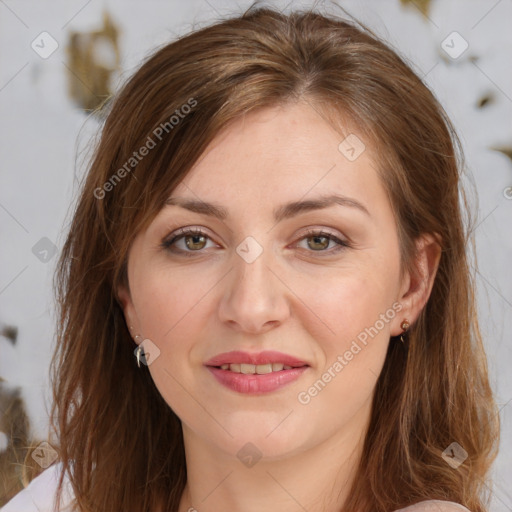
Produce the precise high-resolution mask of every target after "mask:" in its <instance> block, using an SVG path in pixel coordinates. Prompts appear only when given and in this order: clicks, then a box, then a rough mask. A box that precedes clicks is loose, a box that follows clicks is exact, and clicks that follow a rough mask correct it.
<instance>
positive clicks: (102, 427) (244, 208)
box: [5, 7, 498, 512]
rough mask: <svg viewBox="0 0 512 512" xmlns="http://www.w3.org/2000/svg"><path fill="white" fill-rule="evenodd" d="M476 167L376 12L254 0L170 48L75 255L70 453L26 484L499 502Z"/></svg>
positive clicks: (114, 151)
mask: <svg viewBox="0 0 512 512" xmlns="http://www.w3.org/2000/svg"><path fill="white" fill-rule="evenodd" d="M462 169H463V162H462V153H461V150H460V144H459V142H458V139H457V136H456V134H455V133H454V131H453V128H452V126H451V124H450V121H449V120H448V119H447V117H446V115H445V113H444V111H443V109H442V107H441V106H440V105H439V103H438V102H437V101H436V99H435V98H434V96H433V95H432V93H431V92H430V91H429V89H428V88H427V87H426V86H425V85H424V84H423V83H422V82H421V80H420V79H419V78H418V77H417V76H416V75H415V74H414V72H413V71H412V70H411V69H410V68H409V67H408V65H407V64H406V63H405V62H404V61H403V60H402V59H401V58H400V57H399V56H398V55H397V54H396V53H395V52H394V51H393V50H392V49H390V48H389V47H388V46H387V45H386V44H384V43H383V42H382V41H380V40H379V39H378V38H377V36H375V34H373V33H371V32H370V31H369V30H368V29H367V28H365V27H362V26H360V27H358V26H356V25H355V24H352V23H349V22H347V21H344V20H341V19H338V18H337V17H334V16H322V15H320V14H318V13H315V12H312V11H311V12H306V13H304V12H293V13H291V14H289V15H285V14H282V13H280V12H278V11H275V10H272V9H267V8H254V7H253V8H251V9H249V10H248V11H247V12H246V13H245V14H244V15H242V16H240V17H238V18H233V19H229V20H227V21H224V22H221V23H217V24H215V25H213V26H210V27H207V28H204V29H202V30H199V31H196V32H194V33H191V34H189V35H187V36H185V37H182V38H181V39H179V40H178V41H176V42H173V43H171V44H169V45H167V46H165V47H164V48H162V49H161V50H159V51H158V52H156V53H155V54H154V55H153V56H152V57H151V58H149V59H148V60H147V61H146V62H145V63H144V64H143V65H142V67H141V68H140V70H139V71H137V73H135V75H134V76H133V77H132V78H131V79H130V80H129V81H128V82H127V84H126V85H125V86H124V88H123V90H122V91H121V92H120V94H119V95H118V97H117V98H116V100H115V102H114V104H113V106H112V109H111V111H110V113H109V116H108V118H107V120H106V123H105V126H104V129H103V133H102V138H101V141H100V143H99V146H98V148H97V150H96V153H95V156H94V159H93V161H92V164H91V166H90V170H89V173H88V175H87V178H86V180H85V183H84V186H83V190H82V192H81V196H80V198H79V201H78V205H77V209H76V211H75V214H74V218H73V222H72V225H71V228H70V231H69V235H68V238H67V241H66V243H65V246H64V249H63V253H62V256H61V260H60V268H59V270H58V274H57V291H58V298H59V303H60V305H61V317H60V325H59V330H58V347H57V350H56V354H55V358H54V362H53V370H54V399H55V408H54V418H55V430H56V432H57V433H58V434H57V435H58V439H59V452H60V462H59V464H58V465H55V466H52V467H51V468H50V469H48V470H47V471H45V472H44V473H43V474H42V475H41V476H39V477H38V478H36V480H34V482H33V483H34V485H40V486H43V487H46V488H47V489H51V492H52V493H54V490H55V488H56V487H57V483H58V480H59V478H60V477H62V478H60V483H62V485H63V486H64V491H65V492H67V493H68V496H67V501H70V500H71V498H72V497H74V498H75V499H76V503H75V504H74V507H75V508H74V510H77V511H83V512H85V511H114V510H123V511H138V512H140V511H151V512H155V511H159V512H164V511H177V512H185V511H194V510H197V511H199V512H210V511H219V510H236V511H242V510H243V511H260V510H278V509H279V510H308V511H309V512H317V511H343V512H390V511H395V510H403V509H405V510H407V511H411V512H412V511H414V512H420V511H427V510H434V511H456V510H465V511H468V510H470V511H471V512H483V511H485V510H486V504H485V500H484V497H483V494H482V490H483V488H484V483H485V478H486V475H487V472H488V469H489V467H490V464H491V462H492V460H493V459H494V457H495V455H496V453H495V451H496V446H497V439H498V425H497V414H496V407H495V404H494V401H493V397H492V392H491V389H490V387H489V382H488V376H487V370H486V359H485V355H484V352H483V348H482V341H481V336H480V333H479V329H478V323H477V318H476V312H475V299H474V283H473V281H472V279H471V277H472V275H471V273H470V270H469V264H468V260H467V255H466V241H467V239H468V238H469V234H470V233H471V226H465V225H464V224H463V220H462V219H463V212H462V211H461V206H460V205H459V192H462V193H463V191H462V190H459V183H460V176H461V172H462ZM462 197H463V198H464V196H463V195H462ZM463 206H464V207H466V202H465V200H464V201H463ZM38 479H39V480H38ZM36 481H37V482H36ZM29 489H30V487H29ZM25 492H27V491H25ZM29 492H30V491H29ZM21 494H23V492H22V493H21ZM34 494H38V493H37V492H36V491H34V488H32V494H31V495H30V496H31V499H34V500H35V499H36V498H34ZM52 495H53V494H52ZM20 496H21V495H20ZM27 496H29V495H27V494H25V497H27ZM16 499H18V500H21V499H22V497H18V498H15V500H13V502H12V504H11V505H7V507H6V508H5V511H6V512H7V511H9V512H10V511H11V510H15V508H14V505H13V504H14V502H15V501H16ZM65 501H66V500H65ZM64 505H65V504H63V505H62V507H61V510H64V509H65V508H64ZM409 507H410V508H409ZM66 510H67V509H66Z"/></svg>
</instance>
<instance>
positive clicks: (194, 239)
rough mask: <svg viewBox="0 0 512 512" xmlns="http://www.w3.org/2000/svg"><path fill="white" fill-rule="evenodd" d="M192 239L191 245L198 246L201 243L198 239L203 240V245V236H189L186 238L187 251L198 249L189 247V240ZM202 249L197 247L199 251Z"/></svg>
mask: <svg viewBox="0 0 512 512" xmlns="http://www.w3.org/2000/svg"><path fill="white" fill-rule="evenodd" d="M190 239H192V245H195V244H200V243H201V242H199V241H198V239H203V243H204V236H203V235H191V236H189V237H187V247H188V248H189V249H191V248H193V249H197V248H198V247H190V245H191V244H190V243H189V240H190ZM201 248H202V247H199V249H201Z"/></svg>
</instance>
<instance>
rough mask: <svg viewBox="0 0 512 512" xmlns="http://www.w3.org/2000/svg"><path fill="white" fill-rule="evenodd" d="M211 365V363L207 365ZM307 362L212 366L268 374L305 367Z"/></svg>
mask: <svg viewBox="0 0 512 512" xmlns="http://www.w3.org/2000/svg"><path fill="white" fill-rule="evenodd" d="M207 366H210V365H207ZM307 366H308V365H307V364H304V365H302V364H295V365H288V364H284V363H267V364H250V363H225V364H222V365H220V366H210V367H212V368H217V369H219V370H226V371H229V372H233V373H243V374H244V375H266V374H268V373H278V372H283V371H286V370H292V369H294V368H305V367H307Z"/></svg>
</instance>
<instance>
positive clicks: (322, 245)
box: [310, 236, 329, 249]
mask: <svg viewBox="0 0 512 512" xmlns="http://www.w3.org/2000/svg"><path fill="white" fill-rule="evenodd" d="M312 239H313V240H314V243H315V244H316V243H320V245H321V247H320V248H321V249H325V247H327V246H328V245H329V240H328V238H327V237H326V236H314V237H312ZM320 239H323V240H324V241H327V245H326V244H325V243H324V244H322V243H321V242H318V240H320ZM310 247H311V245H310Z"/></svg>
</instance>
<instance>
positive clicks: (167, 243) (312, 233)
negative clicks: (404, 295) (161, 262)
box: [160, 228, 350, 257]
mask: <svg viewBox="0 0 512 512" xmlns="http://www.w3.org/2000/svg"><path fill="white" fill-rule="evenodd" d="M173 235H174V236H173ZM187 236H204V237H205V238H207V239H208V240H211V239H210V237H209V236H208V235H207V234H206V233H205V232H204V231H202V230H200V229H197V228H196V229H192V228H182V229H179V230H178V231H175V232H174V233H173V234H172V235H171V237H172V238H170V239H167V240H164V241H163V242H162V243H161V244H160V245H161V247H162V248H163V249H165V250H167V251H169V252H172V253H179V254H180V255H183V256H185V257H193V256H195V255H196V253H197V254H200V253H201V252H203V250H202V249H200V250H197V251H184V250H182V249H176V248H172V245H173V244H175V243H176V242H177V241H178V240H180V239H181V238H186V237H187ZM313 237H326V238H328V239H329V240H331V241H334V242H336V243H337V244H338V247H335V248H334V249H331V250H320V251H312V250H311V251H308V252H311V253H327V255H332V254H336V253H338V252H339V251H342V250H344V249H346V248H349V247H350V244H349V243H348V242H346V241H344V240H340V239H339V238H338V237H336V236H334V235H333V234H332V233H327V232H325V231H322V230H315V229H312V230H309V231H307V232H306V233H304V235H303V236H302V237H301V238H300V240H299V241H302V240H304V239H306V238H313ZM321 257H322V256H321Z"/></svg>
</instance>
